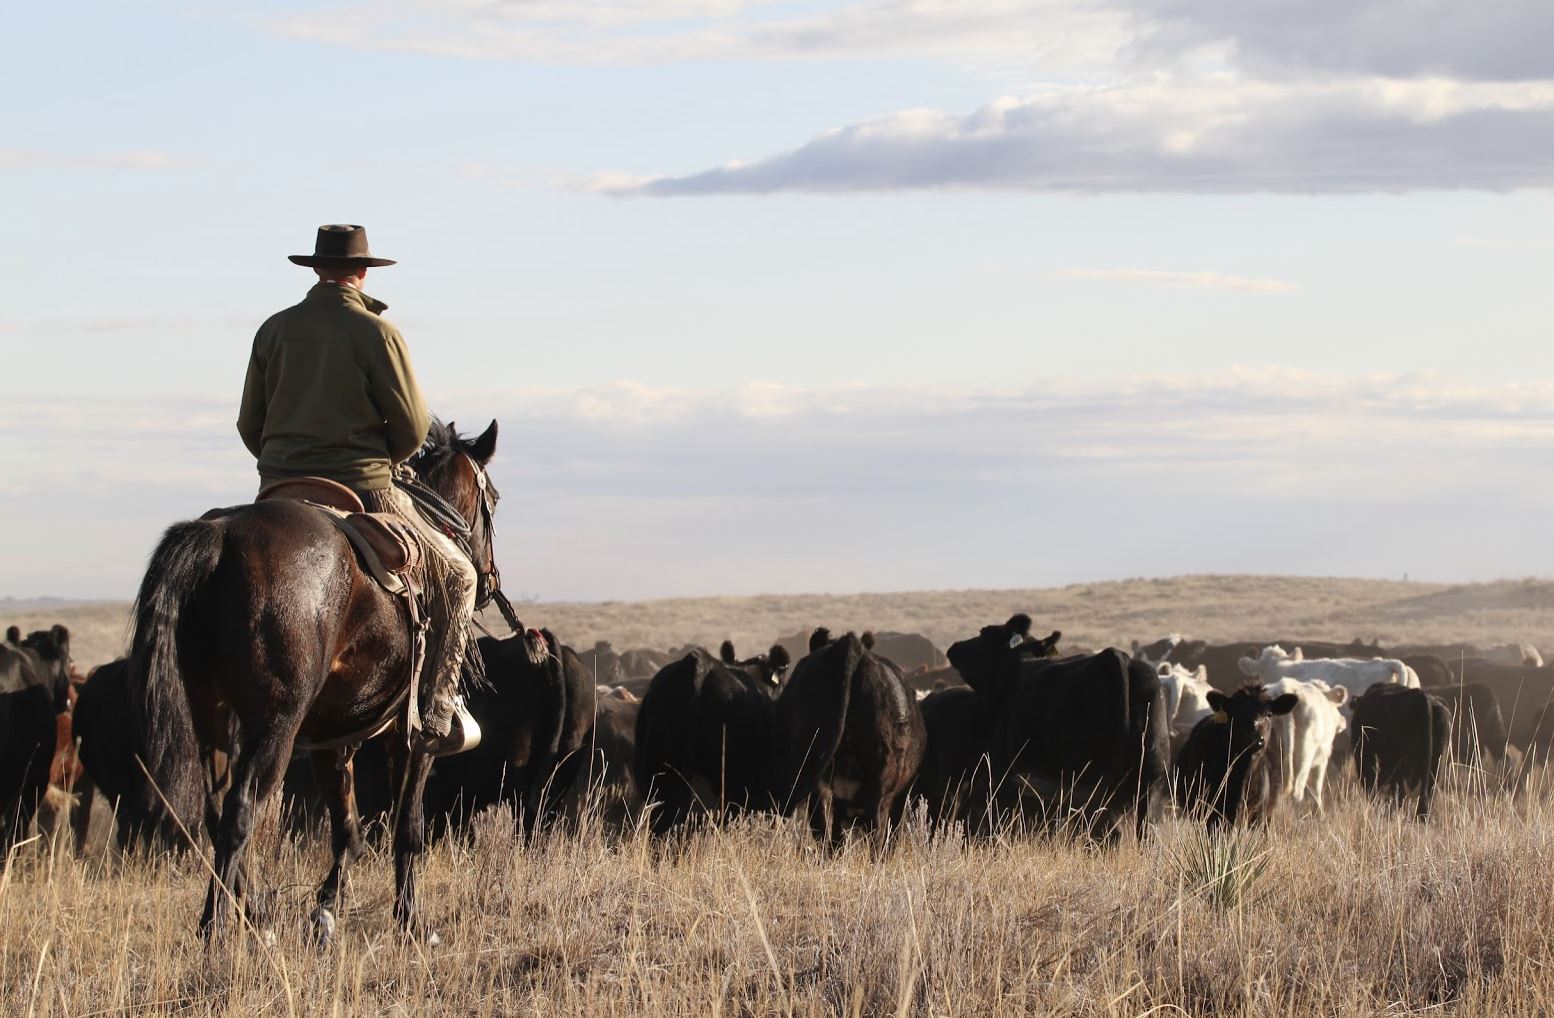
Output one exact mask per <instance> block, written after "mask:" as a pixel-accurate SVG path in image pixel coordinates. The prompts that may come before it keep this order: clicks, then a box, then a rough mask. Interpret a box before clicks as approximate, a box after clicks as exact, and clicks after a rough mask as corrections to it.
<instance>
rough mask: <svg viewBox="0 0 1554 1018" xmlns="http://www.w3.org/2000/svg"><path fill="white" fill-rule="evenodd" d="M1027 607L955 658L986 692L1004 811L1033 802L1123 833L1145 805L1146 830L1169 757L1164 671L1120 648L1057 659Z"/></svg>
mask: <svg viewBox="0 0 1554 1018" xmlns="http://www.w3.org/2000/svg"><path fill="white" fill-rule="evenodd" d="M1030 626H1031V620H1030V616H1028V615H1016V616H1014V617H1013V618H1011V619H1010V620H1009V621H1008V622H1006V623H1004V624H1003V625H998V626H986V627H984V628H983V629H982V631H981V633H979V634H978V635H977V636H975V637H972V638H971V639H969V640H962V641H960V642H959V643H956V644H955V645H954V646H952V647H951V648H950V650H949V658H950V663H951V664H952V665H954V666H955V668H956V670H957V671H959V672H960V673H961V675H962V677H964V678H965V680H966V682H967V684H968V685H970V686H971V688H972V689H974V690H976V692H977V693H978V695H979V696H983V697H986V698H987V705H986V709H987V715H986V716H988V717H990V718H991V719H992V729H991V731H990V732H989V733H988V758H989V763H990V767H991V773H992V774H993V775H994V776H995V777H996V778H997V784H996V787H995V789H994V794H993V796H992V797H991V798H992V799H993V800H994V801H995V803H996V805H997V807H998V808H999V809H1000V812H1003V811H1004V810H1005V809H1011V808H1012V809H1018V810H1021V811H1022V813H1023V807H1024V806H1025V805H1026V804H1027V803H1029V804H1031V805H1034V806H1035V807H1036V811H1037V813H1038V814H1039V815H1043V816H1045V817H1046V818H1048V819H1064V818H1067V817H1069V816H1071V815H1077V816H1078V817H1080V818H1082V819H1083V820H1084V822H1085V823H1086V824H1087V825H1088V826H1089V829H1090V831H1091V833H1100V834H1104V835H1107V836H1110V835H1111V834H1113V833H1115V828H1116V824H1117V821H1118V820H1120V819H1121V817H1122V815H1123V811H1124V810H1126V809H1128V808H1130V807H1131V808H1133V809H1134V810H1135V812H1136V825H1135V826H1136V830H1137V833H1138V835H1139V837H1141V838H1142V837H1143V836H1144V834H1145V832H1146V830H1147V826H1148V823H1149V822H1150V820H1151V819H1152V818H1153V817H1154V816H1155V815H1156V813H1157V810H1158V807H1159V805H1160V796H1161V792H1162V790H1163V787H1164V782H1165V776H1166V769H1167V767H1168V765H1169V748H1168V747H1169V738H1170V732H1169V729H1168V726H1167V724H1166V719H1165V696H1164V693H1163V692H1162V690H1161V688H1160V679H1159V677H1158V676H1157V675H1156V674H1155V669H1154V668H1153V667H1152V666H1150V665H1149V664H1147V663H1145V662H1143V661H1134V660H1132V659H1131V658H1129V657H1128V655H1126V654H1124V653H1122V652H1121V651H1119V650H1116V649H1114V648H1108V649H1106V650H1103V651H1101V652H1099V653H1097V654H1093V655H1089V656H1079V657H1068V658H1058V659H1054V658H1049V657H1046V656H1045V655H1046V654H1047V653H1048V652H1049V651H1050V649H1051V644H1050V643H1048V642H1046V641H1038V640H1032V639H1031V638H1030Z"/></svg>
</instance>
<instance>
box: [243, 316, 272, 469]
mask: <svg viewBox="0 0 1554 1018" xmlns="http://www.w3.org/2000/svg"><path fill="white" fill-rule="evenodd" d="M264 411H265V391H264V361H263V359H261V358H260V356H259V337H257V336H255V337H254V349H253V352H252V353H251V354H249V356H248V377H247V378H245V379H244V380H243V402H242V404H241V405H240V406H239V409H238V412H237V433H238V434H239V435H241V436H242V438H243V444H244V445H246V446H248V451H249V452H251V453H253V454H254V458H255V459H258V458H259V450H260V447H261V445H262V444H263V440H264Z"/></svg>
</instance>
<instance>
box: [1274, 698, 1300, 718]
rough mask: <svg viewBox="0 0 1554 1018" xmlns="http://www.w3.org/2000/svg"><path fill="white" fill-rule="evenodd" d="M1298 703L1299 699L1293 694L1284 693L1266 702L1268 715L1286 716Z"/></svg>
mask: <svg viewBox="0 0 1554 1018" xmlns="http://www.w3.org/2000/svg"><path fill="white" fill-rule="evenodd" d="M1299 703H1300V697H1298V696H1296V695H1295V694H1294V693H1285V694H1284V695H1283V696H1279V697H1275V698H1274V699H1272V700H1269V701H1268V713H1269V714H1288V713H1289V712H1290V711H1292V710H1294V709H1295V707H1296V705H1297V704H1299Z"/></svg>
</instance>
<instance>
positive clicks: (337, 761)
mask: <svg viewBox="0 0 1554 1018" xmlns="http://www.w3.org/2000/svg"><path fill="white" fill-rule="evenodd" d="M496 436H497V424H496V421H492V422H491V425H490V426H489V427H488V428H487V429H486V430H485V431H484V432H483V433H482V434H481V435H480V436H479V437H478V438H476V439H474V440H470V439H468V438H467V437H465V436H461V435H460V434H459V433H458V432H457V430H456V429H455V428H454V426H453V425H452V424H451V423H450V424H446V425H444V424H442V423H441V422H439V421H436V420H433V421H432V425H431V429H430V431H429V433H428V436H427V439H426V442H425V443H424V444H423V445H422V447H421V449H420V450H419V451H418V452H417V453H416V454H415V455H414V456H412V457H411V459H410V460H409V465H410V467H411V468H412V469H413V471H414V473H415V474H416V476H418V477H419V478H420V480H421V482H422V483H423V484H424V485H425V486H426V487H429V488H430V489H432V490H433V491H435V492H436V493H437V494H438V495H440V496H441V497H442V499H443V500H444V501H445V502H446V503H447V504H448V506H449V507H451V508H452V509H453V510H454V511H456V513H457V514H458V517H460V518H462V521H463V525H464V532H462V533H461V532H460V531H459V530H458V522H459V521H458V520H457V519H450V520H449V521H448V522H447V523H445V524H444V526H445V528H446V529H450V530H451V531H452V532H453V533H454V534H455V535H456V537H462V538H463V540H464V544H465V545H466V546H467V547H468V550H469V552H470V558H471V561H472V562H473V563H474V566H475V571H476V574H477V576H478V583H477V588H476V602H477V604H478V605H481V606H484V605H485V604H487V603H489V602H490V601H491V600H493V599H495V600H496V601H497V602H498V604H499V606H501V607H502V610H503V612H504V614H505V615H506V617H507V620H508V622H509V624H510V625H513V626H514V628H515V629H517V630H518V631H519V632H523V628H522V625H521V623H519V622H518V620H517V618H516V616H515V615H514V614H513V612H512V608H511V605H510V604H509V603H508V602H507V600H506V598H505V597H503V596H502V594H501V579H500V576H499V574H498V572H497V569H496V565H495V562H494V557H493V551H492V522H491V521H492V514H493V512H494V511H495V508H496V503H497V501H498V499H499V498H500V495H499V494H498V493H497V491H496V488H495V487H493V486H492V485H491V483H490V481H489V479H488V478H487V476H486V464H487V463H489V462H490V460H491V457H492V455H493V454H494V453H495V452H496ZM134 622H135V631H134V638H133V642H132V649H131V654H130V661H131V667H130V673H131V676H130V684H131V689H132V701H133V703H134V704H135V706H136V710H137V714H138V720H139V724H140V728H141V734H142V737H143V740H144V744H145V752H146V758H147V759H146V764H147V771H148V774H149V775H150V777H151V779H152V780H153V781H154V782H155V784H156V791H157V793H158V795H159V796H160V797H161V798H162V799H163V800H165V805H166V807H167V809H168V810H169V811H171V813H172V814H173V815H174V817H175V818H178V820H177V822H178V823H179V825H180V827H181V828H182V829H183V833H184V837H185V838H189V839H190V840H191V841H192V838H190V836H189V835H188V833H187V828H188V826H190V825H192V823H193V818H194V817H195V815H196V814H202V815H203V818H204V822H205V828H206V831H207V833H208V834H209V837H210V839H211V843H212V845H213V846H214V859H213V864H212V872H211V880H210V884H209V889H208V891H207V893H206V897H205V907H204V911H203V913H202V914H201V917H200V925H199V929H200V932H201V934H202V936H209V935H210V933H211V931H212V930H213V929H214V928H215V927H217V926H218V925H220V924H221V923H223V922H224V921H226V920H227V919H228V918H229V915H230V912H231V910H232V907H233V906H240V907H241V910H242V914H243V915H244V917H245V919H246V920H247V922H248V923H249V924H250V926H253V927H257V926H258V924H259V922H260V921H261V919H262V917H261V916H260V915H259V913H258V912H257V910H256V909H255V908H254V907H253V904H252V903H251V901H249V900H248V898H247V897H246V895H245V891H246V889H247V885H248V876H247V868H246V866H245V865H244V861H243V859H244V850H245V848H246V846H247V844H248V840H249V837H250V835H251V834H252V831H253V825H254V817H255V814H256V812H257V810H258V809H259V808H260V807H261V806H262V805H263V803H264V802H265V800H267V799H268V798H269V797H270V796H271V795H273V794H274V793H275V792H276V791H277V789H279V788H280V786H281V779H282V777H283V775H284V774H285V771H286V767H287V763H288V761H289V759H290V758H291V755H292V750H293V746H294V745H297V746H301V747H304V748H310V749H311V750H312V752H311V757H312V763H313V768H314V771H315V773H316V775H317V777H318V783H319V788H320V790H321V791H322V793H323V796H324V800H325V804H326V806H327V808H328V811H329V817H330V824H331V827H332V829H333V830H332V839H331V847H332V850H333V865H332V866H331V868H330V870H329V873H328V875H327V876H326V877H325V878H324V881H323V883H322V884H320V885H319V888H318V891H317V895H316V907H315V908H314V910H313V912H312V915H311V921H312V924H313V929H314V931H315V934H316V935H317V937H318V938H319V939H320V940H321V941H323V942H327V941H328V940H329V939H330V937H331V936H332V934H333V930H334V923H335V914H336V911H337V909H338V904H339V899H340V895H341V886H342V884H343V882H344V878H345V874H346V871H347V870H348V868H349V867H350V865H351V862H352V861H353V860H354V859H355V858H356V856H357V855H358V854H359V853H360V851H361V828H360V822H359V819H358V817H357V813H356V804H355V801H354V797H353V795H354V793H353V790H352V772H351V766H350V761H351V754H352V752H353V750H354V746H355V745H356V744H360V743H361V742H362V741H364V740H365V739H367V738H369V737H371V736H373V735H375V734H376V733H378V732H379V731H381V730H383V728H384V726H385V724H388V723H390V722H391V721H392V724H393V727H392V729H391V731H392V732H393V735H392V736H391V737H390V739H389V743H390V746H391V747H392V748H391V751H390V752H391V757H392V761H391V762H392V769H393V787H394V788H395V789H396V790H397V795H396V802H395V811H394V812H395V815H394V820H393V849H394V878H395V896H394V916H395V918H396V919H397V920H398V921H399V924H400V925H401V927H402V928H403V929H404V930H406V932H407V933H410V934H412V935H422V934H424V933H425V932H426V931H425V930H424V929H423V928H422V926H421V924H420V922H419V920H418V918H417V915H416V895H415V863H416V860H417V858H418V857H419V856H420V854H421V853H422V852H423V851H424V850H425V829H424V818H423V812H424V810H423V805H422V795H423V791H424V788H425V785H426V779H427V775H428V773H429V771H430V769H431V762H432V761H431V757H430V756H428V755H427V754H426V753H424V752H420V751H419V750H417V749H416V748H415V747H414V746H412V745H411V741H410V739H409V736H408V734H407V732H406V731H405V729H404V726H405V724H406V721H405V707H404V701H405V697H406V696H407V695H409V696H415V695H416V691H415V689H414V688H409V686H413V685H414V682H413V680H412V678H411V676H410V667H411V666H410V662H411V659H412V649H413V642H414V639H415V637H414V636H413V635H412V630H411V623H410V618H409V611H408V608H407V606H406V605H405V604H404V602H403V601H402V599H401V598H399V597H397V596H395V595H392V594H389V593H388V592H386V591H385V590H384V589H383V588H382V587H381V586H380V585H379V584H378V583H377V582H375V581H374V580H373V578H372V577H371V576H370V575H369V574H368V573H367V572H366V571H365V570H364V569H363V568H362V567H361V565H360V564H359V563H358V561H357V555H356V553H355V551H354V550H353V548H352V545H351V542H350V540H349V539H348V538H347V537H346V536H345V535H344V534H343V533H342V532H341V530H340V528H339V527H338V526H337V525H336V524H335V522H334V521H333V520H332V519H330V518H329V516H328V515H326V514H325V513H324V512H322V511H320V510H318V509H316V508H313V507H312V506H309V505H307V504H305V503H303V502H299V501H296V500H292V499H271V500H265V501H261V502H256V503H253V504H251V505H242V506H236V507H233V508H228V509H218V510H212V511H211V512H209V513H207V514H205V516H203V517H201V518H200V519H198V520H191V521H186V522H181V523H176V524H174V525H173V526H172V527H170V528H169V529H168V530H167V532H166V533H165V534H164V535H163V537H162V539H161V541H160V543H159V544H158V545H157V547H156V550H155V551H154V552H153V553H152V556H151V561H150V564H149V565H148V566H147V569H146V574H145V578H144V579H143V580H142V582H141V585H140V591H139V594H138V596H137V598H136V605H135V620H134ZM525 638H526V639H529V640H531V641H538V639H539V638H538V637H533V636H532V635H529V634H526V637H525ZM470 648H471V651H473V649H474V641H473V640H471V641H470ZM530 649H531V653H536V652H537V650H536V648H535V646H534V644H533V642H531V644H530ZM474 667H478V664H475V665H474ZM407 683H408V684H409V686H407ZM395 718H397V719H398V720H393V719H395Z"/></svg>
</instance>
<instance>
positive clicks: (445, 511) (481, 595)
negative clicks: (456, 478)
mask: <svg viewBox="0 0 1554 1018" xmlns="http://www.w3.org/2000/svg"><path fill="white" fill-rule="evenodd" d="M459 455H460V456H462V457H464V460H465V462H467V463H468V464H469V468H470V470H472V471H473V472H474V475H475V488H476V490H477V491H478V492H479V496H480V497H479V499H478V500H477V503H478V504H477V506H476V509H475V512H476V515H477V518H478V519H479V521H480V525H481V527H482V529H483V530H484V531H485V534H486V543H487V546H488V547H489V548H490V551H491V554H490V555H488V556H487V562H486V568H485V570H484V571H479V569H478V566H477V572H476V574H475V610H476V611H479V610H480V609H482V608H484V607H486V606H487V605H489V604H491V603H492V602H493V601H495V602H496V606H497V609H498V610H499V611H501V613H502V618H504V619H505V620H506V621H507V624H508V625H509V626H510V627H512V630H513V632H515V633H522V632H523V631H524V626H523V622H522V621H520V620H519V618H518V613H517V612H515V611H513V604H512V602H511V601H509V600H508V599H507V595H506V594H504V593H502V574H501V572H500V571H499V570H498V569H497V567H496V525H495V523H494V522H493V519H494V514H495V511H496V496H495V494H494V493H493V492H492V489H491V481H490V479H489V478H488V477H487V476H486V470H485V467H482V466H481V465H480V464H479V463H477V462H475V457H473V456H471V455H470V454H469V453H467V452H464V451H463V450H460V451H459ZM394 483H395V484H396V485H398V486H399V488H400V489H401V490H402V491H404V492H405V494H407V495H409V496H410V498H411V499H412V500H413V501H414V502H415V503H416V508H418V509H420V510H421V512H422V515H424V516H425V517H426V518H427V519H428V520H429V521H431V522H432V524H433V525H435V526H436V527H437V528H438V529H440V530H441V531H442V532H443V533H444V534H447V535H448V538H449V540H451V541H453V543H454V544H456V545H458V546H459V550H460V551H462V552H463V553H464V556H465V557H466V558H468V559H469V561H470V564H471V565H474V564H475V546H474V537H475V532H474V526H473V523H472V521H470V520H467V519H465V518H464V514H463V513H461V512H459V510H458V509H456V508H454V506H453V504H452V503H450V502H449V501H448V500H447V499H445V498H443V497H442V495H440V494H439V493H438V492H436V491H434V490H433V489H432V488H431V486H430V485H427V484H426V483H425V482H423V481H421V480H420V479H419V478H407V477H395V478H394Z"/></svg>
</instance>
